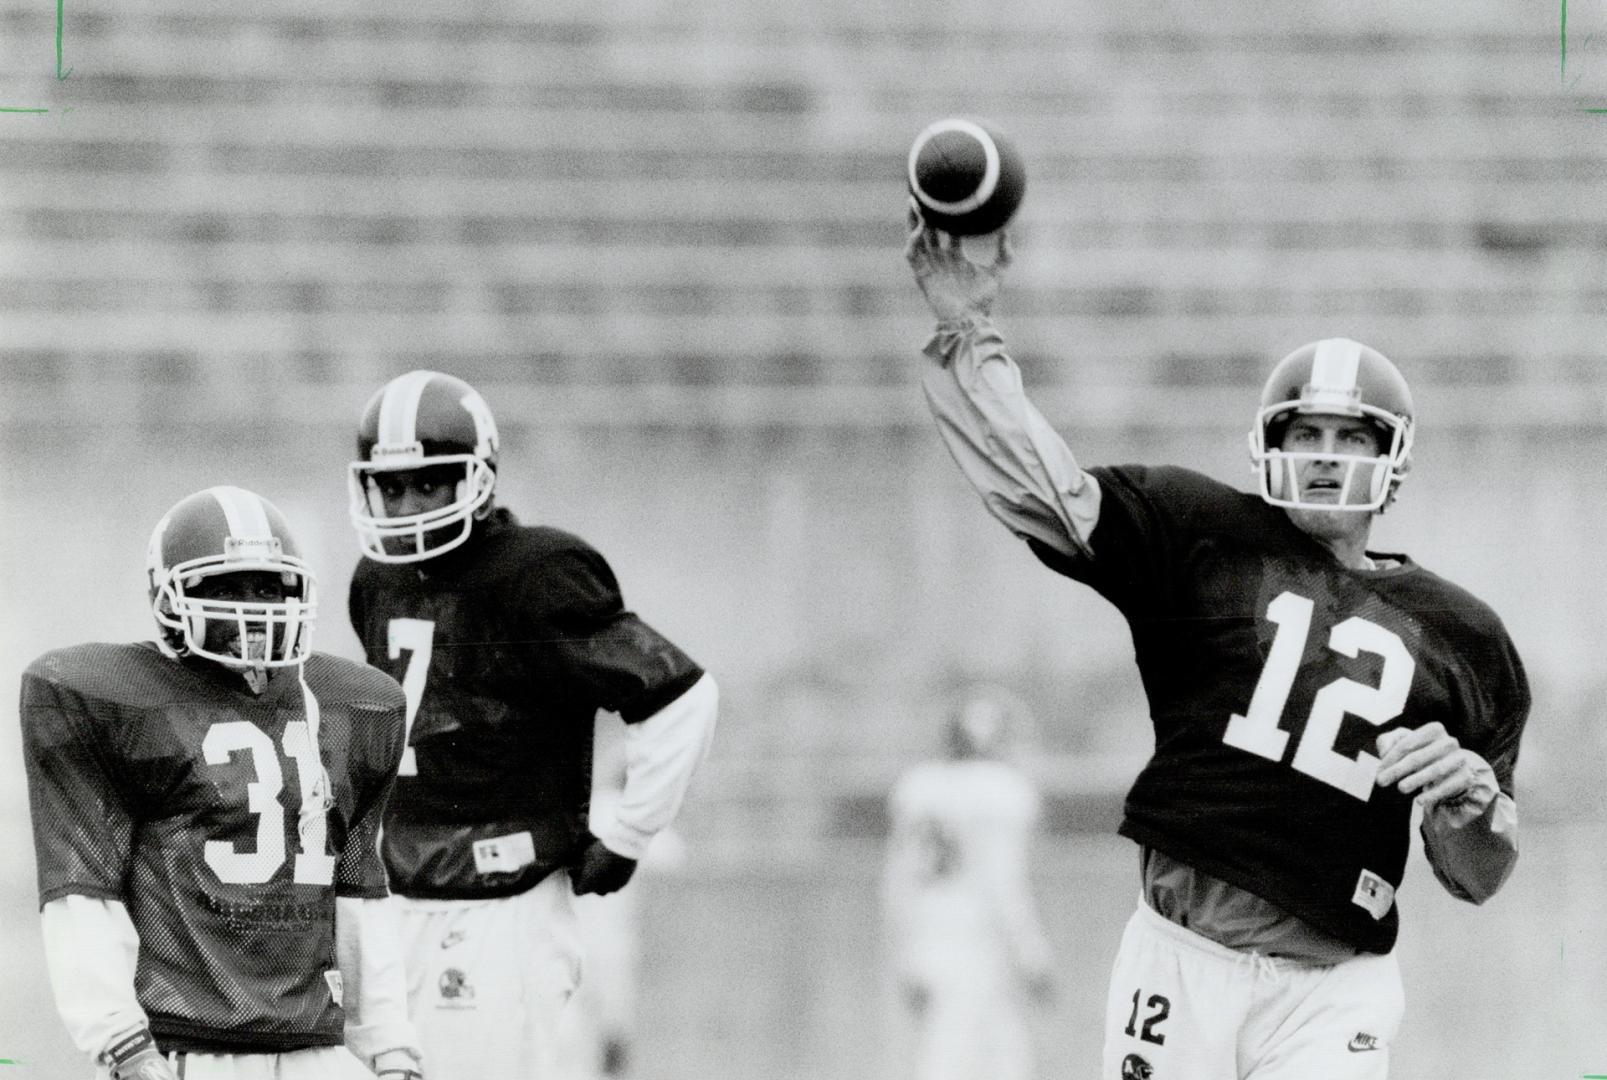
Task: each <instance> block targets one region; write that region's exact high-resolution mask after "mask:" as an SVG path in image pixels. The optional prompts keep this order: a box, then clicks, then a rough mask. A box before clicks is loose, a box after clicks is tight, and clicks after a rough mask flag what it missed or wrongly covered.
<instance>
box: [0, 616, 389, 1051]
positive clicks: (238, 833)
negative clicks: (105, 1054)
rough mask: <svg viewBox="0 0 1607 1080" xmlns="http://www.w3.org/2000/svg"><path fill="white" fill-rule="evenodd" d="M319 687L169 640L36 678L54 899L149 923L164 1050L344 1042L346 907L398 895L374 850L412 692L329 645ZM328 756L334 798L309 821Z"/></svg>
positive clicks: (55, 667)
mask: <svg viewBox="0 0 1607 1080" xmlns="http://www.w3.org/2000/svg"><path fill="white" fill-rule="evenodd" d="M305 681H306V690H305V691H304V690H303V686H302V681H301V680H300V679H298V678H297V670H296V669H295V668H281V669H277V670H276V671H274V672H273V675H272V678H271V679H270V681H269V683H268V687H267V689H266V690H265V691H264V692H263V694H262V695H261V696H260V697H256V696H253V695H252V694H250V693H249V692H248V691H247V690H246V686H245V682H244V681H243V680H242V679H240V678H238V677H237V676H235V675H233V674H230V673H227V672H224V671H223V670H222V669H219V668H216V667H214V666H213V665H210V664H208V663H206V662H204V661H190V660H185V661H179V660H174V659H171V658H169V657H167V656H164V655H163V654H162V653H161V652H160V651H158V649H157V648H156V646H155V645H154V644H126V645H101V644H95V645H81V646H77V647H74V648H70V649H62V650H59V651H56V652H51V653H47V654H45V655H44V656H42V657H40V658H39V659H38V660H36V661H34V663H33V664H32V665H31V666H30V667H29V668H28V670H27V672H26V673H25V674H24V675H23V679H22V728H23V747H24V755H25V761H26V765H27V771H28V791H29V798H30V807H31V810H32V815H33V830H34V843H35V847H36V851H37V854H38V862H39V900H40V905H41V906H43V905H44V904H46V903H48V902H49V901H51V900H53V899H55V898H57V897H60V896H65V895H67V894H70V893H79V894H82V895H85V896H90V897H101V898H106V899H111V900H119V901H122V903H123V904H124V905H125V906H126V907H127V909H128V914H129V916H130V918H131V919H132V921H133V924H134V928H135V929H136V930H137V931H138V932H139V939H140V945H139V960H138V966H137V969H136V974H135V990H136V993H137V995H138V998H139V1002H140V1004H141V1006H143V1007H144V1009H145V1011H146V1012H147V1014H148V1015H149V1017H150V1021H151V1030H152V1032H153V1033H154V1034H155V1035H156V1036H157V1040H158V1043H159V1044H160V1045H161V1047H162V1049H163V1050H164V1051H169V1050H185V1049H192V1050H207V1049H213V1050H216V1049H230V1050H237V1051H251V1050H257V1051H263V1052H271V1051H283V1050H288V1049H295V1048H299V1047H307V1046H323V1045H337V1044H339V1043H340V1042H341V1041H342V1032H343V1028H344V1025H345V1017H344V1014H343V1013H342V1011H341V1009H340V1007H339V1005H338V1004H337V1001H336V999H335V994H334V992H333V990H332V983H333V982H335V978H334V976H333V975H332V973H333V972H334V971H335V897H336V896H337V895H340V896H356V897H379V896H384V895H386V885H385V875H384V869H383V867H382V866H381V864H380V861H379V857H378V851H377V846H376V843H377V839H378V836H377V834H378V830H379V825H380V820H381V817H382V815H383V813H384V803H385V799H386V797H387V795H388V793H389V790H390V784H391V782H392V779H393V778H394V776H395V771H396V766H397V762H398V760H399V759H400V757H401V753H402V737H403V697H402V692H401V689H400V688H399V687H398V686H397V685H396V684H395V683H394V682H393V681H392V680H391V679H389V678H387V677H386V676H384V675H382V674H381V673H379V672H377V671H374V670H373V669H371V668H368V667H366V666H364V665H361V664H357V663H353V662H351V661H348V660H342V659H338V658H336V657H331V656H326V655H324V654H321V653H314V654H313V655H312V656H310V657H309V658H308V660H307V662H306V665H305ZM307 692H310V693H311V695H312V697H313V698H314V699H315V700H314V702H313V703H311V706H310V707H311V708H315V709H316V710H317V713H318V727H319V734H318V742H319V746H318V748H317V750H316V751H315V750H314V748H313V746H312V744H311V742H310V740H309V725H308V712H309V703H308V702H307V700H306V693H307ZM319 751H321V754H322V760H323V763H324V765H325V767H326V768H327V770H328V774H329V778H330V783H331V789H330V794H331V796H332V799H333V805H332V806H330V807H329V808H328V810H327V813H326V814H323V815H319V814H316V813H313V814H308V815H303V813H302V808H303V806H304V804H305V805H308V806H312V805H314V804H313V803H312V802H311V800H310V795H311V794H312V789H313V784H314V782H315V780H316V779H317V772H316V764H315V763H316V762H317V760H318V758H317V756H316V754H317V753H318V752H319ZM321 794H322V791H321V790H320V795H321ZM304 817H305V820H303V819H304Z"/></svg>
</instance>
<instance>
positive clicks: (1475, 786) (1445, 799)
mask: <svg viewBox="0 0 1607 1080" xmlns="http://www.w3.org/2000/svg"><path fill="white" fill-rule="evenodd" d="M1378 755H1379V756H1378V779H1377V783H1378V786H1379V787H1394V788H1396V789H1398V790H1399V791H1400V792H1401V794H1403V795H1415V796H1416V797H1417V802H1418V805H1419V806H1421V807H1423V809H1424V811H1425V812H1434V813H1437V814H1439V815H1440V817H1441V819H1442V820H1443V821H1445V822H1446V824H1448V825H1450V826H1451V827H1452V828H1457V829H1459V828H1461V827H1462V826H1464V825H1466V824H1468V823H1469V822H1471V821H1474V820H1475V819H1477V818H1478V817H1480V816H1481V815H1482V814H1483V813H1484V812H1485V811H1486V810H1488V809H1489V808H1490V804H1491V803H1492V802H1494V801H1495V797H1496V795H1498V794H1499V793H1500V791H1501V788H1500V785H1498V784H1497V783H1496V779H1495V770H1494V769H1492V768H1491V767H1490V763H1489V762H1487V761H1485V760H1484V759H1483V758H1482V757H1480V756H1479V755H1478V754H1476V753H1474V752H1473V751H1472V750H1466V749H1464V748H1463V747H1462V745H1461V743H1459V742H1457V741H1456V737H1455V736H1453V735H1451V734H1450V733H1449V732H1447V731H1446V730H1445V726H1444V725H1443V724H1440V723H1439V722H1438V721H1436V722H1435V723H1432V724H1424V725H1423V726H1422V727H1419V728H1392V729H1390V730H1389V731H1386V732H1384V733H1383V734H1382V735H1380V736H1379V737H1378Z"/></svg>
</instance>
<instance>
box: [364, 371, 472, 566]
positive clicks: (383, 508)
mask: <svg viewBox="0 0 1607 1080" xmlns="http://www.w3.org/2000/svg"><path fill="white" fill-rule="evenodd" d="M497 449H498V439H497V425H496V421H495V420H494V419H492V416H491V410H490V408H488V407H487V406H486V403H485V400H484V399H483V398H481V397H480V395H479V393H478V392H477V391H476V390H475V389H474V388H473V387H471V386H470V385H469V384H468V383H466V382H464V381H463V380H462V379H458V378H455V377H453V376H451V375H444V374H442V373H440V372H438V371H410V372H408V373H407V374H406V375H399V376H397V377H396V378H395V379H392V380H391V381H390V382H388V383H386V384H385V385H384V386H383V387H381V388H380V389H379V391H378V392H377V393H376V394H375V395H374V396H373V397H372V398H370V399H369V402H368V404H367V406H365V407H364V409H363V415H362V418H361V419H360V420H359V422H358V427H357V460H356V461H353V462H352V463H351V465H350V467H349V470H348V473H347V481H348V489H349V492H350V496H351V500H350V516H351V522H352V526H353V528H354V529H356V531H357V539H358V543H359V544H360V545H361V547H362V550H363V554H364V555H366V556H367V557H368V558H370V559H373V560H375V561H376V562H385V563H409V562H418V561H420V560H423V559H430V558H434V557H435V556H437V555H441V554H444V553H445V552H448V551H451V550H452V549H453V548H456V547H458V546H460V545H462V544H463V543H465V542H466V541H467V540H468V539H469V535H470V533H471V532H472V531H473V528H474V522H475V521H479V520H483V519H484V518H485V517H486V515H488V514H489V513H490V512H491V509H492V495H493V492H494V490H495V487H496V480H497V472H496V469H497ZM443 482H445V483H449V485H450V488H449V492H448V489H447V488H445V487H443V486H442V485H443ZM402 488H412V489H413V490H412V492H411V496H410V497H409V495H408V493H406V492H404V491H402V490H401V489H402ZM425 488H427V489H428V490H427V491H426V490H423V489H425ZM448 494H449V497H448Z"/></svg>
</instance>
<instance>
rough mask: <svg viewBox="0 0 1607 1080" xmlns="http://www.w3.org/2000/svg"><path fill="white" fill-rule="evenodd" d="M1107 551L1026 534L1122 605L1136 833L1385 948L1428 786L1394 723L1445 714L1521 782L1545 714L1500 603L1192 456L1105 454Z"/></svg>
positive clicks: (1128, 817) (1131, 828)
mask: <svg viewBox="0 0 1607 1080" xmlns="http://www.w3.org/2000/svg"><path fill="white" fill-rule="evenodd" d="M1089 472H1090V473H1091V474H1093V475H1094V476H1095V477H1096V478H1097V479H1098V482H1099V485H1100V489H1101V491H1102V502H1101V504H1100V510H1099V523H1098V525H1097V527H1096V528H1095V529H1094V532H1093V535H1092V538H1091V546H1092V551H1093V557H1092V558H1091V559H1069V558H1067V557H1066V556H1064V555H1062V554H1059V553H1057V552H1055V551H1053V550H1052V549H1049V548H1047V547H1043V546H1041V545H1039V544H1037V543H1036V542H1031V543H1032V546H1033V549H1034V551H1035V552H1036V553H1037V554H1038V556H1039V557H1040V558H1041V559H1042V560H1043V561H1044V562H1045V563H1047V564H1048V565H1049V566H1051V567H1052V568H1054V569H1056V570H1058V571H1060V572H1061V573H1064V574H1066V575H1068V576H1070V577H1073V578H1076V579H1078V580H1080V581H1084V582H1086V583H1087V584H1089V585H1091V586H1093V588H1095V589H1096V590H1098V591H1099V593H1100V594H1101V595H1103V596H1104V597H1105V598H1107V599H1108V600H1110V601H1111V602H1112V603H1114V604H1115V605H1116V606H1117V608H1119V609H1120V610H1121V612H1122V614H1123V615H1125V616H1126V618H1127V621H1128V624H1129V626H1130V628H1131V631H1132V636H1133V646H1134V651H1135V654H1136V658H1137V662H1138V668H1139V673H1140V675H1141V677H1142V679H1143V684H1144V689H1145V692H1146V695H1147V697H1148V699H1149V705H1150V713H1151V717H1152V719H1153V722H1154V726H1155V752H1154V755H1153V756H1152V757H1151V759H1150V761H1149V763H1148V764H1147V765H1146V766H1145V768H1144V769H1143V771H1142V773H1141V774H1140V775H1139V777H1138V779H1137V781H1136V782H1135V783H1134V785H1133V788H1132V790H1131V792H1130V793H1129V794H1128V796H1127V802H1126V808H1125V814H1124V819H1123V822H1122V826H1121V830H1120V831H1121V832H1122V834H1123V835H1125V836H1128V837H1131V838H1132V839H1134V840H1136V841H1138V842H1139V843H1141V844H1145V845H1149V846H1152V847H1154V848H1157V849H1159V850H1161V851H1164V852H1166V853H1168V854H1170V855H1172V856H1173V857H1175V858H1177V859H1180V860H1182V861H1184V862H1186V863H1188V864H1189V865H1191V866H1194V867H1195V868H1197V869H1199V870H1201V871H1204V872H1205V873H1208V874H1212V875H1214V876H1216V877H1218V878H1221V879H1223V880H1224V881H1227V882H1230V883H1231V884H1233V885H1236V886H1238V887H1239V888H1242V889H1245V890H1247V891H1249V892H1252V893H1255V894H1256V895H1258V896H1260V897H1262V898H1264V899H1266V900H1268V901H1271V902H1272V903H1274V904H1276V905H1278V906H1279V907H1282V908H1283V909H1284V910H1286V911H1288V912H1290V913H1292V914H1294V915H1297V916H1299V917H1300V918H1302V919H1305V920H1306V921H1307V922H1309V923H1311V924H1312V925H1313V926H1316V927H1318V928H1320V929H1322V930H1324V931H1327V932H1328V933H1330V934H1333V935H1335V936H1337V937H1339V938H1341V939H1343V940H1345V941H1347V942H1349V943H1351V944H1353V945H1354V946H1356V947H1357V948H1358V949H1361V950H1363V951H1369V952H1387V951H1389V949H1390V948H1392V947H1393V944H1394V941H1395V935H1396V930H1397V927H1398V917H1397V912H1396V907H1395V905H1394V903H1393V899H1394V894H1395V889H1396V888H1397V887H1398V886H1399V885H1400V882H1401V877H1402V874H1403V872H1404V869H1405V862H1406V856H1407V853H1408V851H1409V846H1410V839H1411V837H1410V831H1411V826H1410V822H1411V808H1412V807H1411V800H1410V799H1409V798H1408V797H1406V796H1404V795H1402V794H1400V793H1399V792H1398V791H1396V790H1395V789H1394V788H1390V789H1380V788H1378V787H1377V785H1376V783H1375V778H1376V774H1377V767H1378V759H1377V757H1376V756H1375V754H1374V747H1375V741H1376V739H1377V737H1378V735H1379V734H1380V733H1381V732H1383V731H1385V730H1387V729H1390V728H1396V727H1406V728H1415V727H1420V726H1422V725H1424V724H1428V723H1431V722H1433V721H1436V720H1437V721H1439V722H1440V723H1442V724H1444V725H1445V728H1446V730H1447V731H1448V732H1450V733H1451V734H1452V735H1454V736H1455V737H1456V738H1457V739H1458V740H1460V742H1461V744H1462V745H1463V746H1465V747H1468V748H1470V749H1472V750H1474V751H1475V752H1477V753H1478V754H1480V755H1481V756H1483V757H1484V758H1485V759H1486V760H1487V761H1489V763H1490V764H1491V766H1492V767H1493V768H1494V770H1495V774H1496V778H1497V781H1498V782H1499V784H1500V786H1501V790H1502V791H1504V792H1506V793H1507V794H1509V795H1510V794H1511V793H1512V772H1513V768H1514V766H1515V764H1516V762H1517V756H1518V740H1519V736H1520V734H1521V733H1522V730H1523V725H1524V722H1525V720H1526V718H1527V716H1528V710H1529V690H1528V684H1527V682H1526V679H1525V677H1524V672H1523V666H1522V664H1521V663H1520V661H1519V659H1518V655H1517V652H1516V650H1515V649H1514V648H1513V645H1512V642H1511V641H1510V640H1509V639H1508V637H1507V634H1506V631H1505V629H1504V628H1503V627H1502V625H1501V622H1500V620H1499V619H1497V617H1496V616H1495V614H1494V613H1493V612H1492V611H1491V610H1490V609H1489V608H1488V607H1487V606H1486V605H1484V604H1483V603H1481V602H1479V601H1478V600H1476V599H1475V598H1474V597H1472V596H1471V595H1469V594H1468V593H1467V592H1465V591H1464V590H1462V589H1460V588H1458V587H1456V586H1455V585H1452V584H1450V583H1449V582H1447V581H1445V580H1443V579H1442V578H1440V577H1438V576H1436V575H1434V574H1432V573H1430V572H1429V571H1427V570H1425V569H1423V568H1422V567H1420V566H1418V565H1416V564H1415V563H1413V562H1411V560H1409V559H1407V558H1406V557H1405V556H1400V555H1393V556H1387V558H1388V559H1389V560H1392V561H1394V562H1395V563H1396V565H1393V566H1390V567H1388V568H1383V569H1377V570H1353V569H1347V568H1346V567H1344V566H1342V565H1340V564H1339V563H1338V562H1337V561H1336V560H1335V559H1334V558H1333V556H1332V555H1331V554H1330V553H1329V552H1328V551H1327V549H1325V548H1323V547H1321V546H1320V545H1319V544H1317V543H1316V541H1314V540H1312V539H1311V538H1310V537H1308V536H1306V534H1305V533H1303V532H1302V531H1301V530H1300V529H1299V528H1297V527H1296V526H1295V525H1294V524H1293V523H1292V522H1291V521H1290V520H1289V518H1288V516H1287V515H1286V514H1285V513H1284V512H1283V511H1282V510H1279V509H1277V508H1274V507H1271V506H1268V505H1267V504H1266V503H1264V502H1262V501H1261V499H1260V498H1258V497H1256V496H1254V495H1247V494H1244V493H1242V492H1238V491H1235V490H1233V489H1232V488H1229V487H1227V486H1225V485H1223V484H1220V483H1218V482H1216V481H1214V480H1210V479H1208V478H1206V477H1204V476H1201V475H1199V474H1197V473H1194V472H1190V471H1188V470H1185V469H1180V468H1171V467H1167V468H1144V467H1140V466H1121V467H1116V468H1094V469H1090V470H1089Z"/></svg>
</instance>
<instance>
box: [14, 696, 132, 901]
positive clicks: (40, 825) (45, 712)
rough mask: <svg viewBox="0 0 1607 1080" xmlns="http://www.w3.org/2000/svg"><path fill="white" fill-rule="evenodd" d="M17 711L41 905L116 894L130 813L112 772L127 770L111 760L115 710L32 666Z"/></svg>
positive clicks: (125, 866) (124, 861)
mask: <svg viewBox="0 0 1607 1080" xmlns="http://www.w3.org/2000/svg"><path fill="white" fill-rule="evenodd" d="M21 715H22V739H23V760H24V765H25V767H26V769H27V774H28V803H29V809H30V812H31V814H32V818H33V837H34V850H35V853H36V855H37V857H38V865H39V903H40V906H41V907H43V906H44V905H45V904H47V903H49V902H50V901H51V900H54V899H56V898H57V897H60V896H66V895H68V894H70V893H77V894H80V895H83V896H92V897H100V898H103V899H111V900H115V899H121V898H122V895H123V878H124V875H125V872H126V871H127V869H128V865H129V857H130V852H131V851H132V846H133V834H134V816H133V814H132V813H131V812H130V810H129V806H128V802H129V793H128V792H125V791H122V790H120V789H119V787H118V785H117V783H116V781H115V780H114V779H113V778H114V777H116V776H118V775H120V774H121V773H123V772H125V771H126V770H122V769H120V768H119V766H118V762H117V760H116V756H117V754H116V749H115V745H116V744H115V740H114V738H113V735H114V731H115V727H116V721H117V719H118V718H117V716H116V715H115V711H114V710H113V709H112V707H111V706H110V705H106V704H103V703H98V702H96V701H94V700H92V699H90V698H86V697H84V696H82V695H80V694H78V693H76V692H75V691H74V690H72V689H71V688H70V687H68V686H67V685H65V684H64V683H61V682H58V681H55V680H53V679H50V678H48V677H47V676H46V675H44V674H41V673H40V672H39V671H37V670H30V671H29V672H28V673H27V674H25V675H24V676H23V680H22V701H21Z"/></svg>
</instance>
